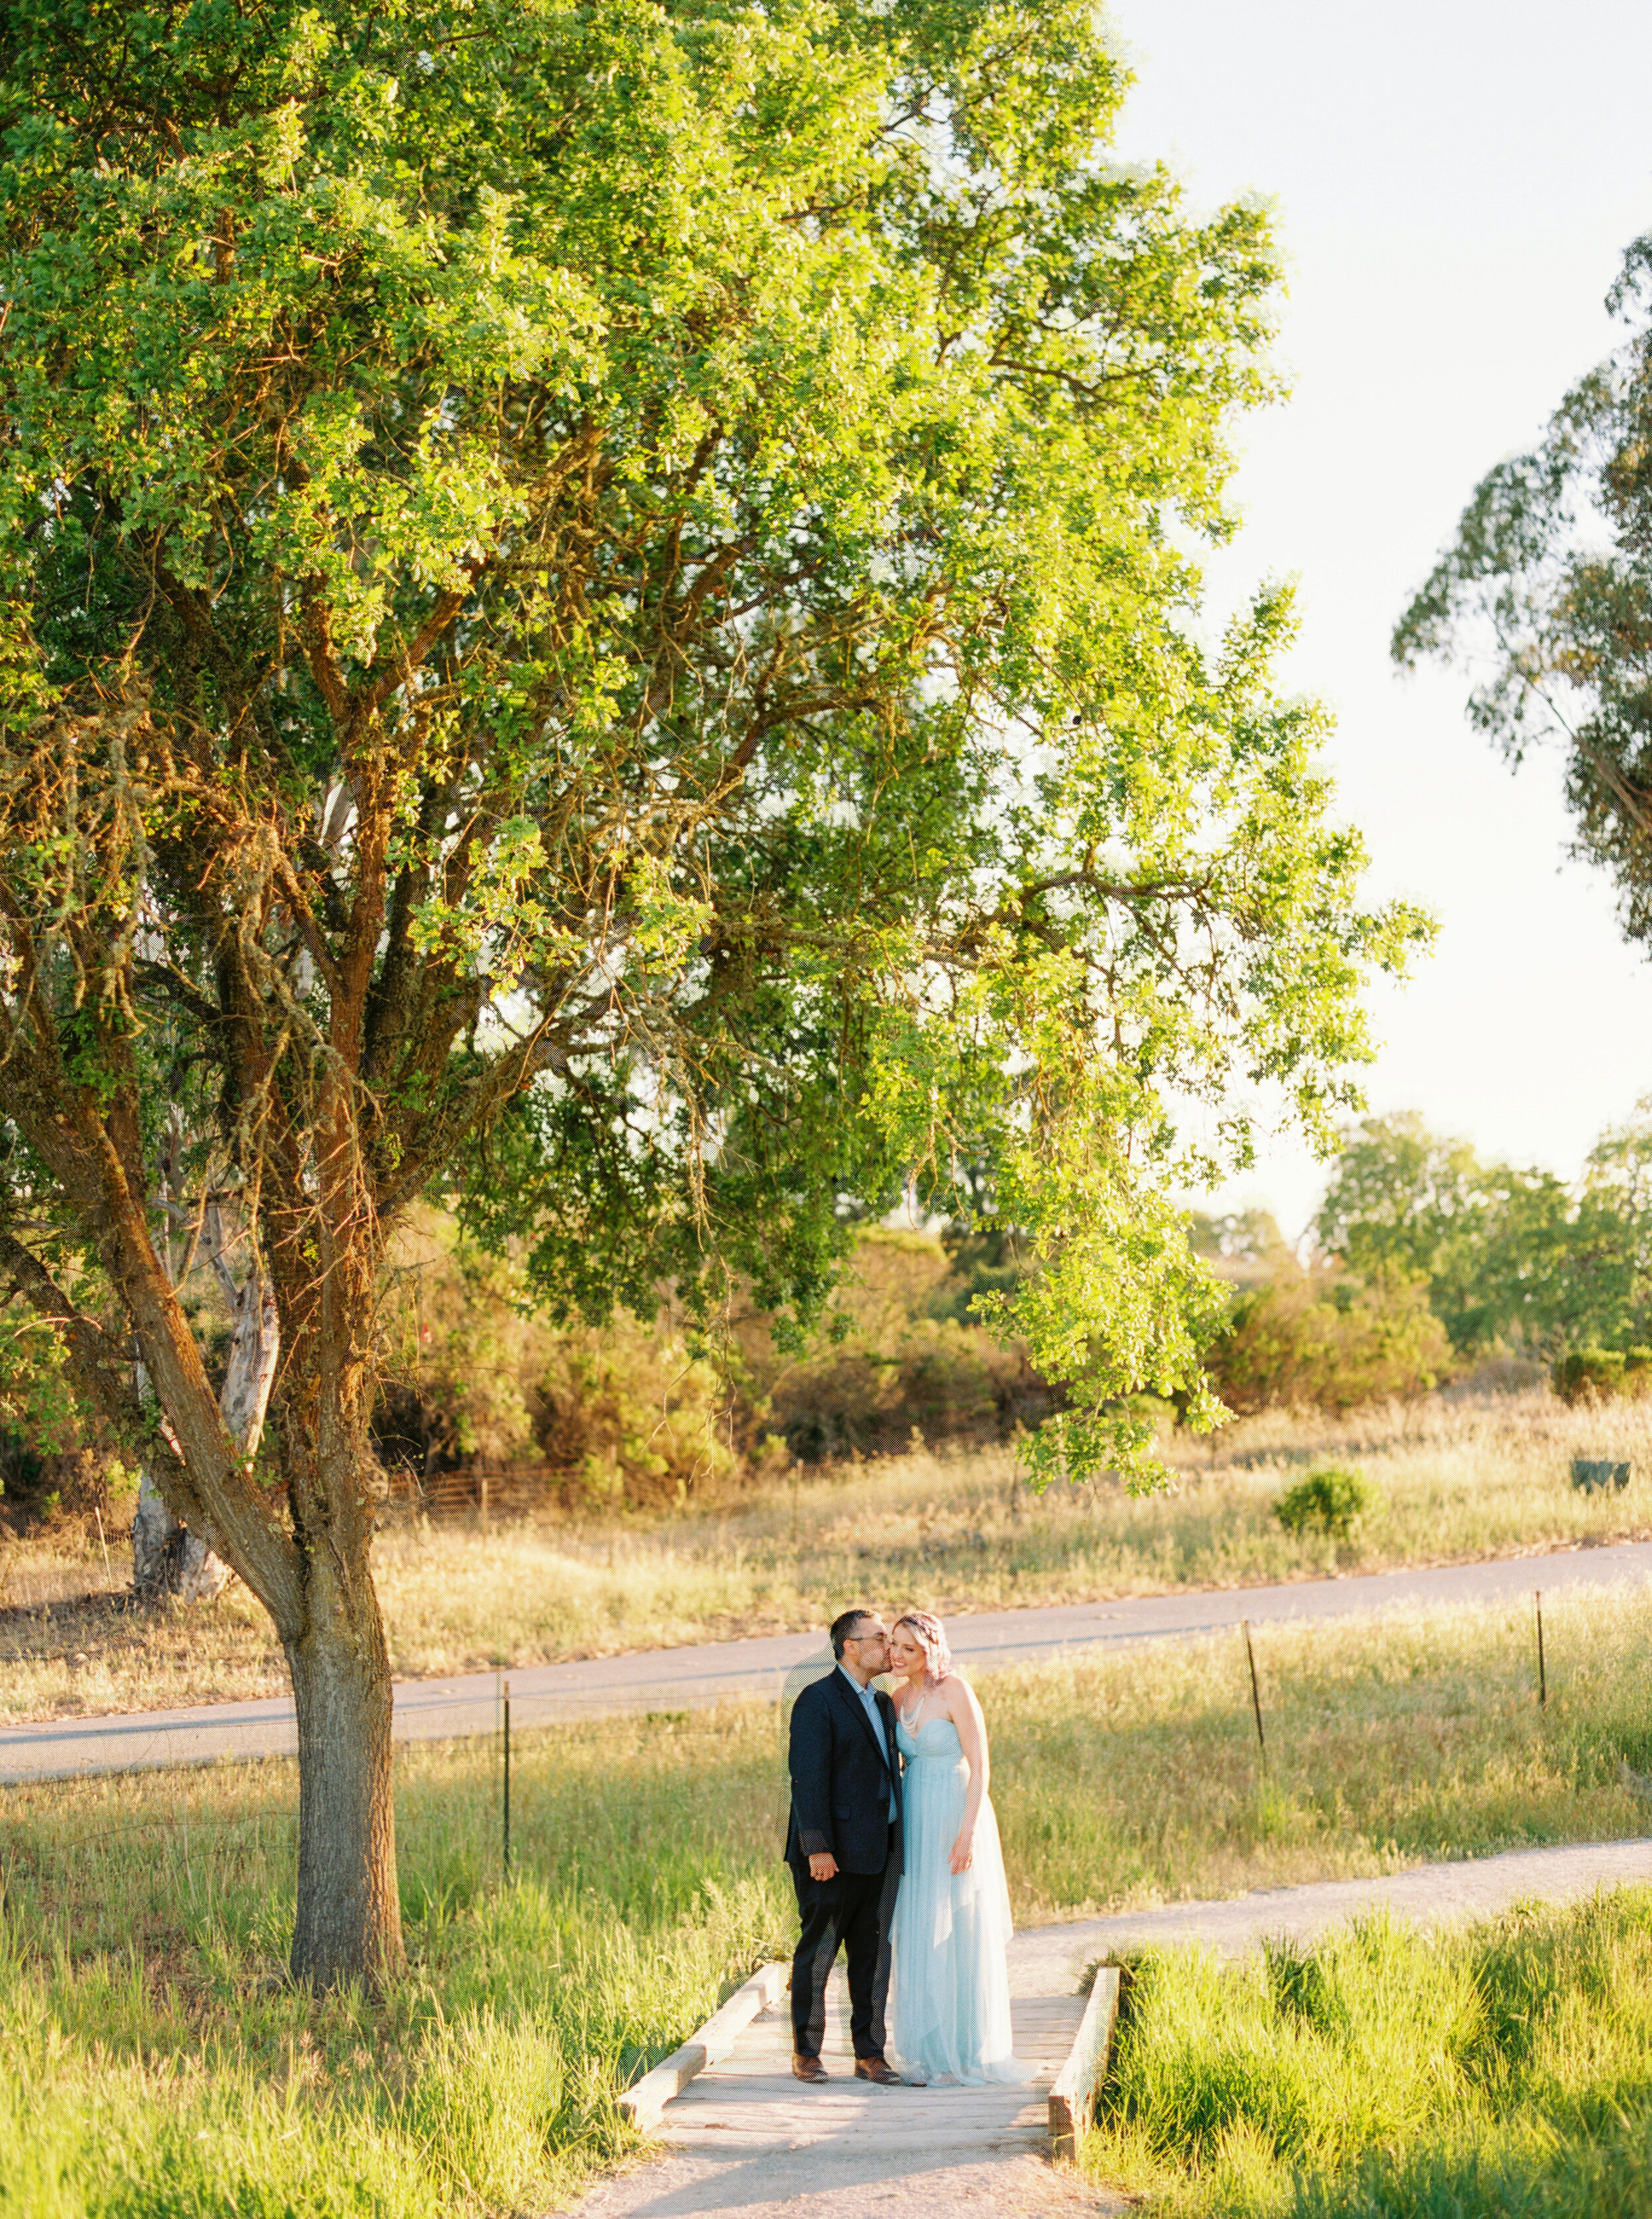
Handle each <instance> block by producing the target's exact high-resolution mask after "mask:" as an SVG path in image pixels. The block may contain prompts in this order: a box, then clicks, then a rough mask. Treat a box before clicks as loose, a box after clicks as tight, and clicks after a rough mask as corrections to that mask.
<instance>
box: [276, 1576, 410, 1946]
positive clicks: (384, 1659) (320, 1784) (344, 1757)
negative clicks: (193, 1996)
mask: <svg viewBox="0 0 1652 2219" xmlns="http://www.w3.org/2000/svg"><path fill="white" fill-rule="evenodd" d="M330 1600H331V1601H332V1602H333V1605H334V1607H332V1609H330V1610H328V1611H326V1612H325V1613H317V1616H316V1617H315V1618H314V1619H313V1620H312V1622H311V1624H310V1625H309V1626H308V1628H307V1631H306V1632H304V1633H302V1634H301V1636H300V1637H299V1638H297V1639H296V1640H295V1641H292V1642H289V1643H288V1644H287V1663H288V1666H289V1669H290V1671H291V1673H292V1675H293V1695H294V1699H295V1703H296V1706H297V1711H298V1916H297V1921H296V1924H295V1926H294V1929H293V1955H292V1973H293V1978H294V1980H298V1981H301V1982H302V1983H303V1984H304V1985H305V1986H309V1987H314V1988H329V1987H332V1986H335V1985H336V1984H337V1983H338V1982H339V1981H340V1980H351V1979H360V1980H366V1981H369V1982H370V1981H372V1980H375V1979H376V1976H377V1975H378V1974H380V1973H384V1972H388V1971H390V1970H393V1969H394V1967H396V1966H397V1965H399V1964H400V1963H401V1903H400V1901H399V1899H398V1895H397V1890H396V1859H395V1806H394V1801H393V1799H392V1797H391V1792H390V1706H391V1688H390V1658H389V1652H388V1649H387V1648H386V1646H385V1640H384V1627H383V1623H382V1619H381V1618H380V1616H379V1610H378V1603H377V1601H376V1597H375V1596H374V1594H373V1591H372V1587H371V1584H370V1583H368V1584H366V1585H365V1586H364V1588H360V1589H358V1590H357V1594H356V1596H355V1598H354V1601H355V1607H354V1609H353V1610H347V1609H346V1607H345V1596H344V1594H342V1593H341V1592H335V1594H333V1595H332V1597H331V1598H330ZM352 1620H353V1621H354V1622H353V1623H352Z"/></svg>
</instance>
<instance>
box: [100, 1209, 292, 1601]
mask: <svg viewBox="0 0 1652 2219" xmlns="http://www.w3.org/2000/svg"><path fill="white" fill-rule="evenodd" d="M213 1240H214V1246H213V1249H212V1252H211V1260H212V1262H213V1264H214V1267H215V1268H216V1269H217V1270H218V1271H219V1272H220V1276H221V1277H222V1278H223V1281H224V1284H225V1288H226V1290H227V1292H228V1294H229V1296H230V1297H231V1301H232V1303H233V1312H232V1315H233V1331H232V1333H231V1337H230V1344H229V1369H228V1371H227V1373H226V1374H225V1377H224V1391H223V1393H222V1394H221V1395H220V1396H219V1398H218V1407H219V1408H220V1410H221V1411H222V1412H223V1414H224V1423H225V1424H226V1426H228V1428H229V1433H230V1438H231V1439H233V1441H234V1443H235V1445H236V1446H237V1447H238V1448H239V1450H240V1451H241V1452H242V1454H243V1455H244V1456H246V1457H249V1458H250V1457H252V1456H253V1455H254V1454H255V1453H256V1452H257V1450H258V1442H259V1439H260V1438H261V1436H262V1434H263V1433H264V1414H265V1412H266V1411H267V1410H268V1409H269V1407H270V1388H271V1386H272V1385H273V1383H274V1381H275V1377H276V1362H277V1360H278V1358H279V1357H280V1355H281V1327H280V1322H279V1320H278V1319H277V1317H276V1298H275V1293H274V1290H272V1288H271V1287H270V1282H269V1279H268V1278H267V1277H266V1276H265V1274H264V1271H262V1270H260V1268H259V1267H258V1265H257V1264H256V1263H255V1264H254V1265H253V1266H252V1270H251V1271H249V1272H248V1274H247V1276H246V1278H245V1281H244V1282H243V1284H241V1286H240V1287H239V1288H237V1287H236V1285H235V1284H234V1282H233V1280H232V1279H231V1278H230V1277H229V1276H228V1273H227V1271H225V1270H224V1268H223V1265H222V1260H221V1249H222V1234H221V1232H220V1230H219V1228H218V1227H217V1223H216V1216H215V1213H214V1221H213ZM144 1384H146V1380H145V1379H144V1377H142V1374H141V1367H140V1392H141V1391H142V1389H143V1386H144ZM230 1576H231V1573H230V1568H229V1566H228V1565H227V1563H225V1562H224V1560H223V1558H222V1557H220V1556H217V1555H215V1554H214V1551H213V1550H212V1549H211V1547H210V1546H209V1545H208V1543H207V1542H206V1540H204V1539H203V1538H202V1536H201V1535H200V1534H198V1533H191V1532H189V1530H188V1529H187V1528H186V1527H185V1526H183V1525H181V1524H180V1523H179V1521H178V1520H177V1519H176V1518H174V1517H173V1515H172V1514H171V1511H170V1510H169V1509H168V1508H167V1507H166V1505H165V1502H163V1501H162V1500H161V1497H160V1491H159V1489H158V1488H157V1487H156V1485H155V1482H154V1480H153V1478H152V1476H151V1475H150V1474H149V1472H148V1471H147V1470H145V1471H142V1472H140V1474H139V1477H138V1508H137V1513H136V1514H135V1516H134V1519H133V1521H132V1586H133V1590H134V1593H135V1594H137V1595H138V1596H139V1598H140V1600H141V1601H145V1602H158V1601H159V1600H160V1598H161V1597H162V1596H163V1595H169V1594H170V1595H176V1596H177V1599H178V1601H180V1602H210V1601H212V1599H213V1597H214V1595H215V1594H220V1593H221V1592H222V1589H223V1588H224V1585H225V1582H227V1580H228V1579H229V1578H230Z"/></svg>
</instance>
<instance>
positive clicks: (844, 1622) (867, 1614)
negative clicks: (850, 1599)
mask: <svg viewBox="0 0 1652 2219" xmlns="http://www.w3.org/2000/svg"><path fill="white" fill-rule="evenodd" d="M875 1615H876V1613H874V1612H873V1611H869V1610H846V1611H845V1612H844V1613H843V1615H842V1618H835V1619H833V1620H832V1654H833V1656H835V1657H836V1659H837V1661H838V1663H840V1664H841V1663H842V1662H843V1644H844V1643H845V1642H846V1641H853V1640H854V1638H855V1631H854V1630H855V1628H856V1626H858V1625H865V1624H866V1620H867V1619H869V1618H872V1617H873V1616H875Z"/></svg>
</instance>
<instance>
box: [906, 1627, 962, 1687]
mask: <svg viewBox="0 0 1652 2219" xmlns="http://www.w3.org/2000/svg"><path fill="white" fill-rule="evenodd" d="M902 1626H904V1627H905V1628H906V1630H907V1632H909V1633H910V1635H911V1637H912V1638H913V1640H914V1641H916V1643H917V1644H918V1647H919V1648H920V1649H921V1650H922V1651H923V1661H924V1663H925V1665H926V1666H927V1668H928V1674H929V1677H930V1678H931V1679H932V1680H945V1679H947V1678H948V1677H949V1676H950V1675H951V1673H952V1670H953V1653H952V1650H950V1649H949V1648H948V1647H947V1629H946V1627H945V1626H944V1625H942V1624H941V1620H940V1619H938V1618H937V1617H936V1616H935V1613H934V1612H933V1611H928V1610H907V1611H903V1612H902V1613H901V1615H900V1616H899V1617H898V1618H897V1619H896V1620H895V1631H896V1632H897V1633H898V1632H900V1630H901V1628H902Z"/></svg>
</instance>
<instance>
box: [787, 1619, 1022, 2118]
mask: <svg viewBox="0 0 1652 2219" xmlns="http://www.w3.org/2000/svg"><path fill="white" fill-rule="evenodd" d="M832 1654H833V1656H835V1658H836V1659H837V1668H836V1669H835V1671H833V1672H831V1673H830V1674H829V1675H828V1676H827V1677H826V1678H825V1679H823V1680H817V1681H815V1682H814V1684H813V1685H812V1686H811V1687H808V1688H804V1690H803V1693H802V1694H800V1695H799V1696H798V1700H797V1702H796V1705H795V1706H794V1707H793V1709H792V1750H791V1762H792V1818H791V1823H790V1824H789V1826H788V1827H787V1829H786V1862H787V1863H788V1864H789V1865H790V1866H791V1868H792V1880H794V1882H795V1883H796V1886H797V1891H798V1913H799V1915H800V1917H801V1919H802V1923H803V1932H802V1935H801V1937H800V1938H799V1940H798V1949H797V1954H796V1955H795V1956H794V1957H793V1959H792V2071H793V2072H794V2073H796V2074H797V2076H798V2079H799V2080H823V2079H825V2078H826V2068H825V2067H824V2066H823V2064H822V2063H821V2061H820V2047H821V2042H822V2039H823V2036H824V2034H825V2031H826V1982H827V1979H828V1977H829V1974H830V1973H831V1969H832V1967H833V1965H834V1964H835V1962H836V1961H837V1953H838V1950H839V1948H840V1947H842V1948H843V1949H845V1950H846V1952H847V1955H848V1980H849V2031H850V2034H851V2036H852V2037H853V2040H854V2073H855V2078H856V2079H859V2080H873V2081H878V2082H880V2083H895V2082H898V2081H901V2080H903V2079H904V2080H906V2081H908V2082H909V2083H911V2084H913V2085H919V2086H922V2085H923V2084H924V2083H925V2082H926V2081H940V2082H945V2083H947V2084H948V2085H965V2086H971V2085H973V2086H979V2085H984V2083H986V2082H988V2081H1014V2080H1023V2079H1028V2078H1030V2074H1029V2073H1028V2069H1027V2068H1026V2067H1023V2066H1022V2065H1020V2064H1019V2063H1018V2062H1017V2061H1016V2060H1015V2057H1014V2055H1013V2054H1011V2049H1010V2033H1009V1970H1008V1967H1007V1965H1006V1963H1005V1959H1004V1945H1005V1943H1006V1942H1008V1941H1009V1933H1010V1923H1009V1890H1008V1888H1007V1887H1006V1886H1005V1885H1004V1876H1003V1852H1002V1850H1001V1849H999V1847H998V1825H997V1819H996V1818H994V1817H993V1815H992V1806H991V1803H990V1802H989V1801H988V1800H987V1748H986V1725H985V1721H984V1719H983V1718H982V1716H981V1706H980V1705H979V1704H978V1702H977V1701H976V1700H975V1694H974V1691H973V1690H972V1688H971V1687H970V1685H969V1683H968V1681H966V1680H964V1679H962V1678H961V1677H960V1675H959V1674H958V1672H957V1671H956V1670H954V1669H953V1661H952V1655H951V1652H950V1650H948V1649H947V1637H946V1634H945V1632H943V1630H942V1628H941V1621H940V1620H939V1619H936V1618H932V1617H931V1616H930V1614H929V1613H928V1611H925V1610H915V1611H909V1612H908V1613H906V1614H905V1615H904V1617H901V1618H897V1619H896V1621H895V1625H894V1627H893V1630H892V1631H891V1632H885V1630H884V1625H883V1622H882V1620H881V1619H879V1616H878V1614H877V1613H876V1612H875V1611H869V1610H848V1611H845V1612H844V1613H843V1615H842V1617H841V1618H840V1619H836V1620H835V1623H834V1624H833V1626H832ZM885 1672H887V1673H891V1674H892V1675H893V1677H894V1681H895V1694H894V1698H893V1700H891V1698H890V1697H889V1696H888V1695H885V1694H880V1693H879V1690H878V1689H876V1688H874V1687H873V1684H872V1682H873V1680H875V1679H877V1678H878V1677H879V1675H881V1674H883V1673H885ZM903 1760H904V1770H903V1768H902V1765H903ZM891 1990H892V1993H891ZM886 2009H887V2010H888V2011H889V2013H890V2016H891V2017H892V2019H893V2023H894V2032H895V2042H896V2063H895V2065H893V2066H891V2064H890V2062H889V2061H888V2060H887V2059H886V2058H885V2054H884V2044H885V2028H884V2021H885V2010H886ZM897 2068H898V2069H897Z"/></svg>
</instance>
